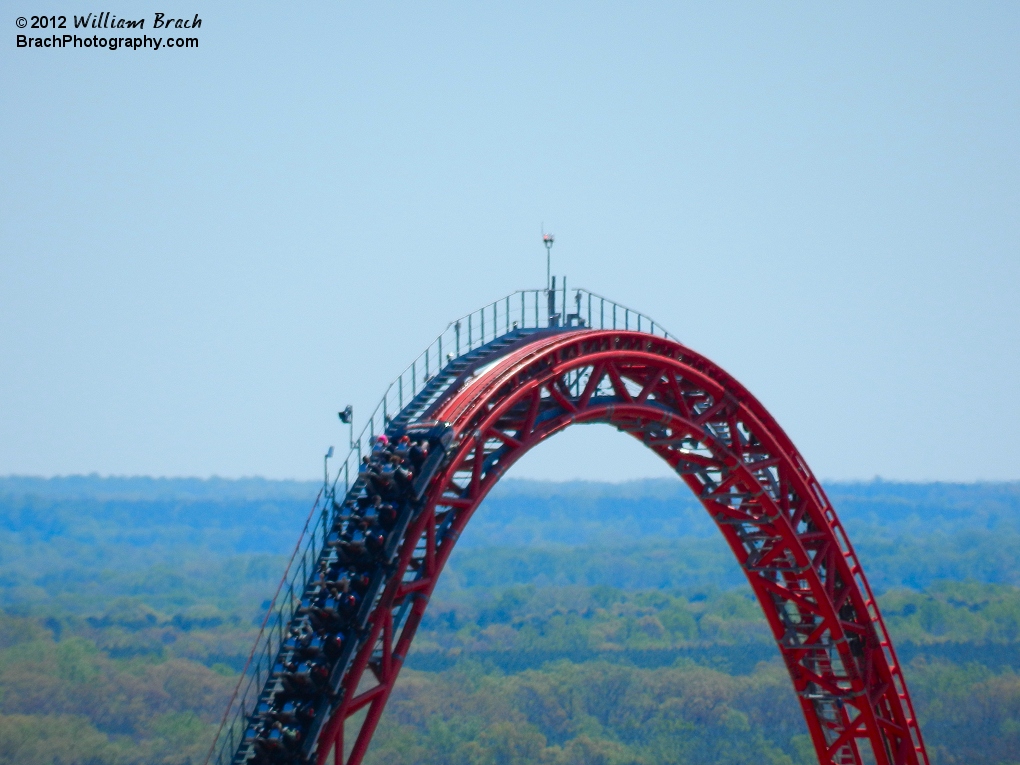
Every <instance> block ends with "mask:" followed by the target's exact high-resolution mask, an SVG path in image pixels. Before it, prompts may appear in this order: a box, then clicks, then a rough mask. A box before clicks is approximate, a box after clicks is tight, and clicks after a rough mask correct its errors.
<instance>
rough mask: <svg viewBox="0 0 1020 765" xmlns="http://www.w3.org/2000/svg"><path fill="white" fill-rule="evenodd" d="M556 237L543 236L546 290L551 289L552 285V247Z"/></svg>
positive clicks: (550, 235)
mask: <svg viewBox="0 0 1020 765" xmlns="http://www.w3.org/2000/svg"><path fill="white" fill-rule="evenodd" d="M555 241H556V237H554V236H553V235H552V234H542V244H544V245H545V288H546V289H549V285H550V284H552V246H553V242H555Z"/></svg>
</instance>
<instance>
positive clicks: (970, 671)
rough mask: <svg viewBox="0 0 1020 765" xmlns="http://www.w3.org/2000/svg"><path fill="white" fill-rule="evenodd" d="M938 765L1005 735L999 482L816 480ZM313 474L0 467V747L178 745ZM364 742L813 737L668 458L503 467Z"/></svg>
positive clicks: (1016, 619)
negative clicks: (178, 475) (635, 466)
mask: <svg viewBox="0 0 1020 765" xmlns="http://www.w3.org/2000/svg"><path fill="white" fill-rule="evenodd" d="M827 488H828V490H829V492H830V495H831V497H832V499H833V502H834V504H835V505H836V507H837V509H838V510H839V512H840V515H841V517H842V518H843V519H844V522H845V525H846V526H847V528H848V530H849V531H850V534H851V537H852V538H853V540H854V542H855V544H856V545H857V547H858V551H859V554H860V556H861V559H862V561H863V563H864V565H865V567H866V570H867V571H868V574H869V577H870V579H871V581H872V583H873V584H874V585H875V586H876V589H877V590H879V591H880V593H881V594H880V602H881V604H882V608H883V611H884V613H885V616H886V620H887V623H888V626H889V629H890V632H891V633H892V635H893V637H894V639H895V640H896V644H897V647H898V649H899V652H900V655H901V658H902V659H903V660H904V663H905V664H906V665H907V678H908V682H909V683H910V684H911V688H912V690H913V692H914V697H915V701H916V703H917V706H918V712H919V715H920V717H921V721H922V725H923V731H924V733H925V735H926V737H927V740H928V742H929V744H930V748H931V750H932V752H933V754H934V761H935V763H937V765H945V764H947V763H978V764H979V765H981V764H984V763H988V764H989V765H991V764H992V763H1004V762H1012V761H1014V760H1015V754H1014V753H1015V751H1017V750H1018V748H1020V678H1018V676H1017V674H1016V672H1017V671H1020V571H1018V567H1017V566H1016V564H1015V561H1016V560H1017V553H1020V484H1016V483H1013V484H977V485H948V484H924V485H914V484H893V483H887V482H869V483H863V484H833V485H829V486H828V487H827ZM317 490H318V487H317V486H315V485H314V484H303V483H287V482H272V481H263V480H259V479H251V480H244V481H224V480H211V481H199V480H161V479H147V478H132V479H101V478H96V477H80V478H70V479H55V480H42V479H32V478H0V560H2V561H3V564H2V566H0V603H2V606H3V614H2V615H0V763H2V764H3V765H6V764H7V763H11V764H12V765H13V764H14V763H17V764H18V765H36V763H38V764H40V765H41V764H42V763H57V762H59V763H62V764H63V765H70V764H71V763H81V764H82V765H85V763H89V765H99V764H102V763H110V764H113V763H125V764H127V763H165V764H166V765H171V764H174V765H176V764H182V765H183V763H192V764H195V763H200V762H201V761H202V760H203V758H204V755H205V750H206V749H207V747H208V742H209V740H210V737H211V735H212V732H213V730H214V728H215V724H216V723H217V722H218V719H219V715H220V714H221V713H222V708H223V705H224V704H225V703H226V699H227V698H228V697H229V694H230V692H231V690H232V688H233V684H234V681H235V679H236V672H237V671H238V670H239V669H240V667H241V666H242V665H243V662H244V659H245V657H246V655H247V651H248V649H249V647H250V645H251V641H252V639H253V638H254V635H255V632H256V631H257V627H256V625H257V623H259V621H260V619H261V614H262V609H264V608H265V605H266V600H267V599H268V598H269V597H271V595H272V592H273V590H274V588H275V584H276V580H277V579H278V576H279V574H280V572H281V570H282V567H283V565H284V562H285V556H286V554H288V553H289V550H290V548H291V547H292V545H293V543H294V539H295V537H296V534H297V531H298V530H299V529H300V527H301V525H302V523H303V521H304V518H305V516H306V515H307V512H308V509H309V507H310V505H311V502H312V500H313V499H314V496H315V493H316V491H317ZM370 758H371V760H372V762H374V763H382V762H388V763H392V762H396V763H408V765H410V764H411V763H436V764H437V765H438V763H463V764H464V765H468V764H469V763H470V764H471V765H476V764H481V763H525V762H527V763H533V762H547V763H557V764H558V763H564V764H565V763H571V765H574V764H576V765H580V764H581V763H605V764H608V763H617V764H618V765H623V764H624V763H648V764H649V765H651V764H652V763H678V764H680V763H744V762H747V761H749V760H751V759H756V760H760V761H763V762H774V763H784V764H785V763H807V762H811V761H812V759H811V758H812V755H811V752H810V746H809V744H808V741H807V739H806V737H805V732H804V726H803V722H802V721H801V719H800V717H799V713H798V712H797V708H796V705H795V700H794V698H793V694H792V693H791V692H790V688H789V681H788V680H787V678H786V675H785V672H784V670H783V669H782V667H781V665H780V663H779V661H778V656H777V651H776V649H775V648H774V646H773V645H772V643H771V642H770V640H769V637H768V634H767V630H766V627H765V624H764V621H763V620H762V618H761V616H760V612H759V611H758V608H757V605H756V604H755V603H754V601H753V599H752V598H751V596H750V593H749V590H748V589H747V587H746V586H745V585H744V584H743V582H742V579H741V576H740V574H739V571H737V570H736V567H735V566H734V565H733V564H732V561H731V560H730V558H729V554H728V553H727V551H726V550H725V548H724V546H723V544H722V543H721V540H720V539H718V535H717V533H716V532H715V531H714V528H713V526H712V525H711V523H710V522H709V521H708V518H707V516H706V515H705V513H704V511H703V510H701V508H700V506H699V505H697V504H696V503H695V502H694V501H693V499H692V498H691V497H690V495H689V493H688V492H687V491H686V489H684V488H683V487H681V486H679V485H678V484H676V483H674V482H669V481H647V482H635V483H630V484H622V485H611V484H585V483H574V484H539V483H530V482H521V481H516V482H514V481H507V482H505V483H504V484H501V485H500V486H499V487H498V488H497V490H496V491H495V492H494V494H493V496H491V497H490V498H489V499H488V500H487V501H486V504H485V506H484V507H483V508H482V509H481V510H480V511H479V514H478V515H477V517H476V518H475V520H473V521H472V524H471V526H470V527H469V529H468V532H467V533H465V535H464V537H463V539H462V541H461V543H460V546H459V549H458V550H457V551H456V553H455V554H454V556H453V558H452V559H451V562H450V567H449V570H448V574H447V576H446V578H445V581H444V582H443V583H442V586H441V591H440V592H439V593H437V596H436V597H435V598H434V599H433V602H432V605H431V606H430V609H429V611H428V612H427V614H426V618H425V620H424V622H423V624H422V627H421V630H420V632H419V637H418V640H417V641H416V645H415V649H414V651H413V652H412V654H411V656H409V657H408V662H407V669H405V671H404V673H403V675H402V676H401V682H400V685H399V687H398V690H397V692H396V693H395V696H394V699H393V701H392V702H391V704H390V707H389V708H388V711H387V713H386V715H385V717H384V720H383V723H382V725H381V727H380V731H379V734H378V737H377V740H376V742H375V744H374V745H373V749H372V750H371V752H370Z"/></svg>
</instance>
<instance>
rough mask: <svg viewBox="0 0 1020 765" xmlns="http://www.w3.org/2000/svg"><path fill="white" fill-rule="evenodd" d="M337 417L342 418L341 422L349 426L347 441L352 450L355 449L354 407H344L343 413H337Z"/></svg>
mask: <svg viewBox="0 0 1020 765" xmlns="http://www.w3.org/2000/svg"><path fill="white" fill-rule="evenodd" d="M336 416H337V417H339V418H340V422H342V423H343V424H344V425H346V426H347V440H348V441H350V444H351V448H352V449H353V448H354V407H353V406H351V405H350V404H348V405H347V406H345V407H344V410H343V411H342V412H337V413H336Z"/></svg>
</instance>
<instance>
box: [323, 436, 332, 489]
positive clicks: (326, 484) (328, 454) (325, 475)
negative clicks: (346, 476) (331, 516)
mask: <svg viewBox="0 0 1020 765" xmlns="http://www.w3.org/2000/svg"><path fill="white" fill-rule="evenodd" d="M332 456H333V447H332V446H331V447H329V451H328V452H326V456H325V457H324V458H323V460H322V495H323V497H328V496H329V458H330V457H332Z"/></svg>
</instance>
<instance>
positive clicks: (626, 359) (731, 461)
mask: <svg viewBox="0 0 1020 765" xmlns="http://www.w3.org/2000/svg"><path fill="white" fill-rule="evenodd" d="M578 303H580V300H579V301H578ZM579 323H580V322H579ZM517 330H520V328H517ZM500 341H501V342H500ZM474 353H475V355H474V356H473V357H472V358H470V359H467V360H466V361H465V363H463V364H461V365H459V366H451V371H450V373H449V378H450V379H448V380H444V381H443V383H442V385H441V386H437V388H436V389H435V390H433V391H431V392H430V393H429V394H428V396H427V397H426V398H427V400H426V401H425V403H424V404H423V402H422V399H420V398H419V399H417V400H416V402H415V403H414V407H415V415H414V416H415V419H416V420H418V421H424V420H428V421H438V422H443V423H448V424H449V427H448V429H447V435H446V437H445V442H444V444H443V449H442V451H441V456H440V451H436V452H435V453H434V464H433V465H432V467H431V469H430V471H429V472H428V474H427V476H426V479H427V483H424V484H423V485H420V486H418V487H416V493H415V495H414V498H413V499H409V500H408V501H407V502H406V504H405V505H404V507H403V511H402V516H401V521H400V522H399V523H398V524H397V527H396V528H395V529H394V530H393V531H391V532H390V535H389V539H388V541H387V551H386V553H385V554H384V555H381V556H379V558H378V559H377V560H376V561H375V562H374V563H373V564H372V566H367V567H366V566H362V567H361V568H359V569H358V572H359V574H360V575H361V576H363V577H364V578H365V579H366V580H370V581H369V582H368V584H367V585H366V587H365V590H364V600H363V603H362V605H361V606H360V608H359V609H358V612H357V613H356V614H353V615H352V616H351V617H350V618H349V619H348V620H347V621H346V622H344V623H343V624H342V625H340V626H339V627H338V634H340V635H341V636H342V638H343V650H342V652H340V653H339V655H337V656H334V657H333V660H332V661H333V663H332V664H331V667H332V674H331V682H330V683H329V684H324V685H323V686H321V688H319V690H317V691H315V692H314V693H311V697H312V698H311V700H310V701H308V702H307V704H308V706H303V707H301V709H303V710H304V714H305V717H304V718H303V721H302V722H300V723H299V722H294V723H291V724H290V725H291V728H292V729H294V730H298V731H300V733H301V736H299V737H297V739H296V740H294V741H291V742H287V741H277V742H276V743H275V744H273V745H272V746H268V745H256V740H257V739H258V737H259V736H263V737H264V736H265V735H267V734H266V731H267V728H266V726H265V717H264V715H263V717H262V718H259V717H258V716H257V715H256V716H252V717H251V719H252V720H253V721H254V722H253V723H252V726H251V728H250V729H249V734H248V735H247V736H246V738H245V739H244V740H243V741H242V743H241V745H240V746H239V747H238V748H237V750H236V751H235V752H233V758H232V759H231V760H229V761H232V762H234V763H238V764H240V763H245V762H252V763H255V762H267V763H269V762H306V761H307V762H315V763H317V765H324V763H326V761H327V760H328V759H329V757H330V756H331V755H332V757H333V758H334V760H335V762H336V763H337V765H359V763H360V762H361V761H362V758H363V757H364V755H365V753H366V751H367V749H368V745H369V743H370V741H371V738H372V735H373V733H374V731H375V728H376V725H377V724H378V721H379V718H380V716H381V714H382V711H383V709H384V707H385V704H386V701H387V699H388V698H389V695H390V692H391V691H392V689H393V685H394V683H395V682H396V679H397V676H398V674H399V671H400V668H401V666H402V664H403V660H404V657H406V656H407V652H408V650H409V649H410V646H411V642H412V640H413V639H414V636H415V632H416V630H417V628H418V625H419V624H420V621H421V618H422V615H423V614H424V612H425V609H426V607H427V604H428V600H429V597H430V596H431V594H432V592H433V590H434V588H435V586H436V583H437V581H438V578H439V576H440V574H441V572H442V570H443V567H444V566H445V564H446V561H447V560H448V558H449V556H450V554H451V552H452V551H453V549H454V546H455V545H456V542H457V539H458V538H459V536H460V534H461V532H462V531H463V529H464V528H465V526H466V525H467V523H468V522H469V521H470V519H471V517H472V515H473V513H474V512H475V510H476V509H477V508H478V505H479V504H480V503H481V502H482V500H483V499H484V498H485V496H486V494H487V493H488V492H489V490H490V489H491V488H492V486H494V485H495V484H496V482H497V481H498V480H499V478H500V477H501V476H502V475H503V474H504V473H505V472H506V470H507V469H508V468H509V467H510V466H511V465H513V464H514V462H516V461H517V460H518V459H519V458H520V457H521V456H523V454H525V453H526V452H527V451H528V450H529V449H531V448H532V447H534V446H535V445H537V444H538V443H541V442H542V441H544V440H545V439H546V438H549V437H551V436H553V435H555V434H556V433H558V432H559V431H561V430H563V429H565V428H567V427H569V426H570V425H572V424H579V423H606V424H609V425H612V426H614V427H616V428H617V429H619V430H621V431H622V432H625V433H628V434H629V435H631V436H633V437H635V438H637V439H639V440H640V441H641V442H642V443H644V444H645V445H646V446H647V447H648V448H650V449H652V450H653V451H654V452H656V453H657V454H658V455H659V456H660V457H661V458H662V459H663V460H665V461H666V462H667V463H668V464H669V465H670V466H671V467H672V468H673V469H674V470H675V471H676V472H677V473H678V475H679V476H680V478H681V479H682V480H683V481H684V482H685V483H686V484H687V485H688V486H689V487H690V488H691V490H692V491H693V492H694V493H695V495H696V496H697V497H698V498H699V499H700V501H701V503H702V504H703V506H704V507H705V509H706V510H707V511H708V513H709V514H710V516H711V517H712V518H713V520H714V521H715V522H716V524H717V525H718V527H719V530H720V532H721V533H722V534H723V536H724V538H725V539H726V541H727V543H728V544H729V546H730V549H731V550H732V551H733V554H734V556H735V558H736V560H737V562H738V564H739V565H740V566H741V568H742V569H743V571H744V573H745V575H746V576H747V579H748V581H749V583H750V585H751V587H752V588H753V590H754V592H755V594H756V596H757V598H758V602H759V604H760V605H761V607H762V610H763V612H764V614H765V617H766V618H767V620H768V623H769V625H770V627H771V629H772V633H773V636H774V638H775V640H776V645H777V647H778V650H779V651H780V653H781V655H782V656H783V659H784V661H785V662H786V666H787V668H788V670H789V674H790V678H791V681H792V684H793V688H794V691H795V692H796V694H797V696H798V699H799V702H800V705H801V709H802V710H803V713H804V717H805V720H806V721H807V725H808V729H809V731H810V734H811V738H812V741H813V743H814V746H815V749H816V752H817V754H818V758H819V761H820V762H821V763H824V764H826V765H858V764H859V765H864V764H865V763H871V762H874V763H876V765H901V764H910V765H914V764H920V763H924V764H925V765H927V763H928V759H927V755H926V753H925V749H924V744H923V741H922V738H921V733H920V730H919V728H918V725H917V721H916V717H915V715H914V712H913V708H912V706H911V702H910V697H909V694H908V691H907V687H906V683H905V681H904V679H903V675H902V671H901V668H900V665H899V663H898V661H897V659H896V655H895V652H894V650H893V646H892V643H891V641H890V639H889V636H888V633H887V631H886V629H885V626H884V624H883V622H882V618H881V615H880V614H879V611H878V606H877V603H876V602H875V598H874V596H873V594H872V592H871V590H870V588H869V586H868V584H867V581H866V579H865V577H864V572H863V570H862V568H861V565H860V562H859V561H858V559H857V556H856V554H855V553H854V551H853V548H852V546H851V544H850V541H849V539H848V538H847V536H846V534H845V532H844V530H843V528H842V525H841V524H840V522H839V519H838V518H837V516H836V513H835V511H834V509H833V508H832V506H831V503H830V502H829V501H828V499H827V497H826V495H825V492H824V491H823V490H822V488H821V486H820V485H819V483H818V481H817V480H816V479H815V478H814V476H813V475H812V473H811V471H810V470H809V468H808V467H807V464H806V463H805V461H804V460H803V458H802V457H801V455H800V454H799V453H798V452H797V450H796V448H795V447H794V445H793V443H792V442H791V441H790V439H789V438H788V437H787V436H786V434H785V433H784V432H783V430H782V429H781V428H780V427H779V425H778V424H777V423H776V422H775V421H774V420H773V418H772V417H771V416H770V415H769V413H768V412H767V411H766V410H765V409H764V407H763V406H762V405H761V404H760V403H759V402H758V401H757V400H756V399H755V398H754V397H753V396H752V395H751V394H750V393H749V392H748V391H747V390H746V389H744V388H743V386H741V385H740V384H739V383H738V382H737V381H736V380H734V379H733V378H732V377H730V376H729V375H728V374H727V373H726V372H724V371H723V370H722V369H720V368H719V367H717V366H716V365H714V364H713V363H712V362H711V361H709V360H708V359H706V358H704V357H703V356H700V355H699V354H697V353H695V352H694V351H692V350H690V349H689V348H686V347H685V346H683V345H681V344H680V343H679V342H677V341H676V340H674V339H672V338H670V337H668V336H667V337H663V336H657V335H652V334H649V333H648V332H644V331H641V332H639V331H631V330H626V329H624V330H619V329H616V330H614V329H608V330H606V329H590V328H587V327H579V326H574V327H562V326H555V325H554V326H546V327H545V328H542V330H541V331H531V332H523V331H516V334H512V333H507V335H506V336H505V337H503V338H494V339H493V341H491V343H490V344H489V345H488V346H487V349H483V348H479V349H476V351H475V352H474ZM422 395H424V392H423V394H422ZM407 406H408V407H411V406H412V404H411V403H409V404H407ZM407 424H408V422H407V420H406V419H405V420H404V421H400V415H399V414H398V415H397V417H396V418H394V420H393V423H392V425H391V427H392V432H394V433H397V432H399V431H400V430H401V429H402V428H404V427H406V426H407ZM426 479H422V480H423V481H424V480H426ZM359 494H360V495H362V496H363V495H364V494H365V488H364V487H363V486H359V485H358V482H357V481H356V482H355V483H354V484H353V485H352V487H351V490H350V491H349V492H348V497H350V496H357V495H359ZM333 504H334V507H335V508H336V509H337V511H338V513H339V514H334V516H333V517H332V518H331V519H330V520H329V521H327V523H329V524H332V527H333V528H334V530H335V532H336V533H340V532H341V531H342V529H343V528H344V523H347V522H348V521H345V520H344V516H343V514H342V513H340V512H339V509H340V506H339V505H338V504H337V503H336V502H334V503H333ZM331 556H335V553H334V552H332V548H330V547H329V546H328V545H325V546H324V548H323V552H322V553H321V555H320V562H321V561H322V560H326V561H329V560H333V558H331ZM362 569H365V570H364V571H362ZM369 569H370V570H369ZM312 585H313V583H312V581H311V576H310V578H309V584H308V586H306V590H305V596H304V597H305V598H306V599H307V598H309V597H310V596H314V592H315V588H314V587H313V586H312ZM301 610H302V609H300V608H298V609H296V610H295V611H294V614H295V615H294V619H295V620H296V621H297V622H300V621H301V619H307V616H302V615H301ZM286 651H287V649H286V646H285V645H284V646H282V647H281V655H282V656H286ZM274 682H275V681H273V680H272V677H271V678H270V680H269V681H268V682H267V690H266V691H265V692H264V693H263V697H262V703H263V704H265V705H266V707H267V709H269V710H270V711H269V714H270V719H274V718H273V717H272V715H273V714H275V713H274V712H272V711H271V710H272V709H278V708H280V705H281V704H286V703H291V704H292V705H293V703H294V701H293V696H292V695H291V696H290V697H288V696H287V695H286V694H283V695H280V694H281V691H280V689H279V686H278V685H273V683H274ZM274 694H276V695H274ZM288 698H290V699H291V700H290V701H289V702H288V701H287V699H288ZM299 703H301V704H305V702H299ZM273 704H276V706H275V707H273V706H272V705H273ZM292 716H293V715H292ZM260 719H261V722H259V720H260ZM275 719H277V720H279V719H281V718H279V717H277V718H275ZM282 719H289V718H286V717H284V718H282ZM259 726H261V727H259ZM281 727H282V726H280V725H277V729H278V730H279V728H281ZM277 738H278V739H279V738H280V737H279V736H277ZM225 762H226V761H224V760H222V759H221V763H225Z"/></svg>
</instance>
